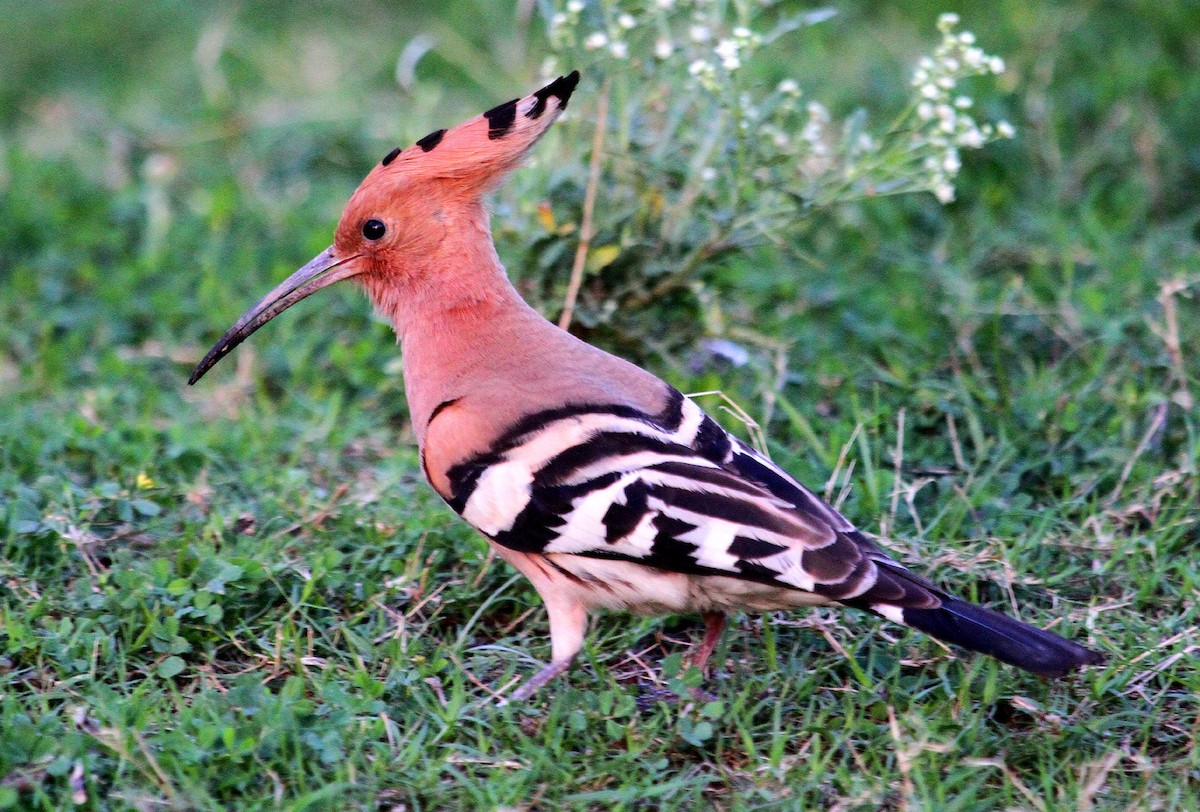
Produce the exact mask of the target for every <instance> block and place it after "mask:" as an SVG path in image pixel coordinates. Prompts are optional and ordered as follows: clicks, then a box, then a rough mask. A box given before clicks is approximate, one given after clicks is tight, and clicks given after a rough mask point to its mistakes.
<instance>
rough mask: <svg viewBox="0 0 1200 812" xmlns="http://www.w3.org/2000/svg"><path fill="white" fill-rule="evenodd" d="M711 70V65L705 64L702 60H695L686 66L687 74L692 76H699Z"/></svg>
mask: <svg viewBox="0 0 1200 812" xmlns="http://www.w3.org/2000/svg"><path fill="white" fill-rule="evenodd" d="M711 70H712V65H710V64H708V63H707V62H705V61H704V60H703V59H697V60H696V61H695V62H693V63H692V64H690V65H688V73H690V74H691V75H692V76H699V75H700V74H702V73H708V72H710V71H711Z"/></svg>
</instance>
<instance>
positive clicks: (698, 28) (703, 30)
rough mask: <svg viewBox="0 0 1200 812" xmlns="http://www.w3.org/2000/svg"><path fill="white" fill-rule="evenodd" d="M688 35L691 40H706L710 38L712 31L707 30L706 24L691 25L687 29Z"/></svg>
mask: <svg viewBox="0 0 1200 812" xmlns="http://www.w3.org/2000/svg"><path fill="white" fill-rule="evenodd" d="M688 36H689V37H691V38H692V42H708V41H709V40H710V39H712V31H709V30H708V26H707V25H693V26H692V27H691V28H689V29H688Z"/></svg>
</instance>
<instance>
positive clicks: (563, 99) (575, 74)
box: [528, 70, 579, 118]
mask: <svg viewBox="0 0 1200 812" xmlns="http://www.w3.org/2000/svg"><path fill="white" fill-rule="evenodd" d="M578 85H579V71H577V70H573V71H571V72H570V73H568V74H567V75H566V76H560V77H558V78H557V79H555V80H554V81H553V82H551V83H550V84H548V85H546V86H545V87H543V88H542V89H541V90H539V91H537V92H536V93H534V94H533V95H534V98H536V99H537V102H536V103H535V104H534V105H533V109H532V110H530V111H529V113H528V116H529V117H530V118H537V117H539V116H540V115H541V114H542V113H543V112H544V111H545V109H546V99H548V98H550V97H551V96H553V97H554V98H556V99H558V109H559V110H566V109H567V102H568V101H569V100H570V98H571V94H572V93H574V92H575V88H576V87H577V86H578Z"/></svg>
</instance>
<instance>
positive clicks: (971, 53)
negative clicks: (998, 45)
mask: <svg viewBox="0 0 1200 812" xmlns="http://www.w3.org/2000/svg"><path fill="white" fill-rule="evenodd" d="M985 56H987V54H985V53H984V52H983V49H982V48H974V47H972V48H967V49H966V50H965V51H963V62H966V63H967V67H969V68H982V67H983V59H984V57H985Z"/></svg>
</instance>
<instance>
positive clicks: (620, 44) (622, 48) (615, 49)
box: [609, 40, 629, 59]
mask: <svg viewBox="0 0 1200 812" xmlns="http://www.w3.org/2000/svg"><path fill="white" fill-rule="evenodd" d="M609 50H610V51H611V52H612V55H613V56H615V57H616V58H617V59H624V58H625V57H627V56H629V45H627V44H626V43H625V42H624V41H622V40H617V41H615V42H614V43H613V44H612V45H611V46H610V47H609Z"/></svg>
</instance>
